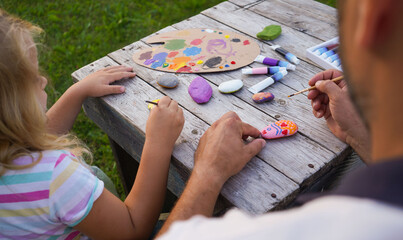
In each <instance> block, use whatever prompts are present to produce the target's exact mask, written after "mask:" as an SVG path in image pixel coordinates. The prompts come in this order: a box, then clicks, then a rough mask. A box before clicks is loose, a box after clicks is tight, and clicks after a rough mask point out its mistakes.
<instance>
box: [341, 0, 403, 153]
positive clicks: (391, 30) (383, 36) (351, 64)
mask: <svg viewBox="0 0 403 240" xmlns="http://www.w3.org/2000/svg"><path fill="white" fill-rule="evenodd" d="M338 4H339V30H340V42H341V58H342V62H343V69H344V72H345V74H346V77H347V80H348V83H349V87H350V90H351V93H352V99H353V101H354V102H355V104H356V106H357V108H358V110H359V111H360V113H361V114H362V116H363V118H364V121H365V122H366V124H367V126H368V127H369V129H370V131H371V134H372V140H373V147H374V149H373V153H374V151H375V152H376V151H379V149H377V148H379V146H378V147H377V146H375V145H376V143H375V142H374V137H376V136H378V137H379V134H381V135H382V134H384V135H385V134H389V135H390V136H382V138H384V137H385V138H386V137H388V138H389V139H390V140H392V139H394V138H396V137H398V136H397V134H399V135H400V134H401V133H402V131H403V127H401V126H397V125H395V124H397V123H399V122H400V124H401V125H402V124H403V111H402V110H401V109H402V107H403V71H402V70H403V14H402V13H403V1H402V0H382V1H379V0H339V1H338ZM388 118H389V119H391V120H392V121H390V124H394V125H395V126H393V127H394V128H396V131H394V132H393V131H391V130H390V131H384V129H379V128H389V127H390V126H383V127H381V124H382V123H383V124H386V122H387V121H386V120H387V119H388ZM399 128H400V130H399ZM382 131H383V132H382ZM401 148H403V145H401ZM375 155H377V154H375ZM394 155H396V154H392V155H390V156H383V157H393V156H394ZM374 157H377V156H374Z"/></svg>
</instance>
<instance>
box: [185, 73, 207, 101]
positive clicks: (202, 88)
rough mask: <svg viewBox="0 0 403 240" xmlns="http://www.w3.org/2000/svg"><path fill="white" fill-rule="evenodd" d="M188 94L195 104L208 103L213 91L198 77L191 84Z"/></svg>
mask: <svg viewBox="0 0 403 240" xmlns="http://www.w3.org/2000/svg"><path fill="white" fill-rule="evenodd" d="M188 93H189V95H190V96H191V97H192V99H193V100H194V101H195V102H197V103H206V102H208V101H209V100H210V98H211V95H212V94H213V89H212V88H211V86H210V84H208V82H207V81H206V80H205V79H204V78H202V77H196V78H195V79H193V81H192V82H191V83H190V85H189V88H188Z"/></svg>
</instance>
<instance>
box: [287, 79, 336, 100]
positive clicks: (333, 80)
mask: <svg viewBox="0 0 403 240" xmlns="http://www.w3.org/2000/svg"><path fill="white" fill-rule="evenodd" d="M343 77H344V76H340V77H337V78H335V79H332V80H330V81H332V82H337V81H340V80H343ZM314 89H316V87H315V86H313V87H310V88H306V89H304V90H301V91H299V92H296V93H293V94H291V95H289V96H288V97H293V96H295V95H298V94H300V93H303V92H306V91H310V90H314Z"/></svg>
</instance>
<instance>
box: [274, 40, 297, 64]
mask: <svg viewBox="0 0 403 240" xmlns="http://www.w3.org/2000/svg"><path fill="white" fill-rule="evenodd" d="M270 48H271V49H273V50H274V51H276V52H278V53H280V54H281V55H283V56H284V57H285V59H287V60H288V61H290V62H291V63H294V64H299V62H300V61H299V59H298V58H297V56H295V55H294V54H292V53H290V52H288V51H287V50H285V49H284V48H282V47H281V46H279V45H273V46H270Z"/></svg>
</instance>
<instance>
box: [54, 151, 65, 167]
mask: <svg viewBox="0 0 403 240" xmlns="http://www.w3.org/2000/svg"><path fill="white" fill-rule="evenodd" d="M66 156H67V154H64V153H63V154H61V155H60V157H59V158H58V159H57V161H56V164H55V167H57V165H59V163H60V162H61V161H62V160H63V159H64V158H65V157H66Z"/></svg>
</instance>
